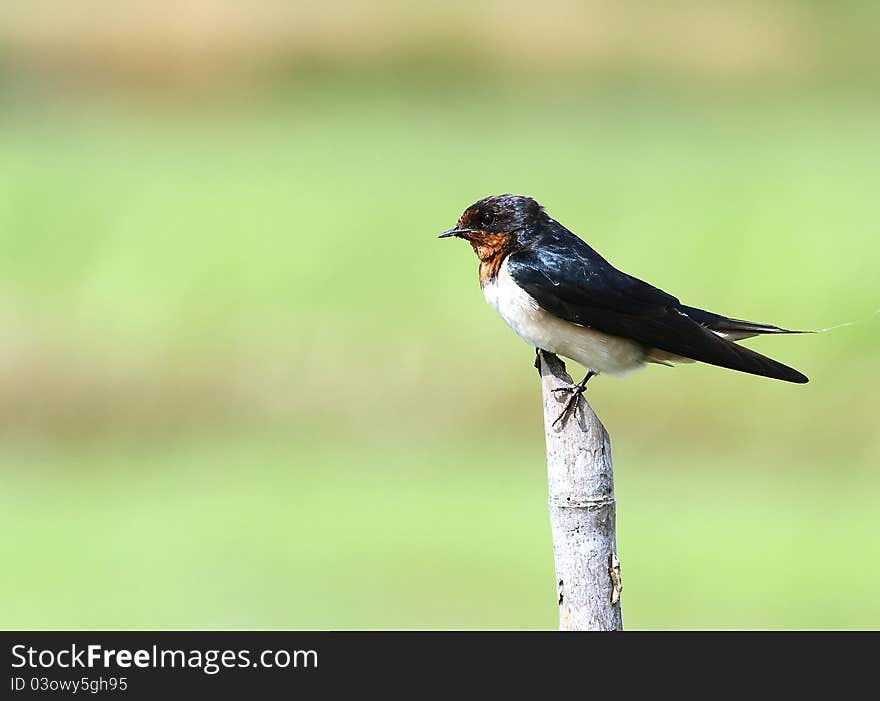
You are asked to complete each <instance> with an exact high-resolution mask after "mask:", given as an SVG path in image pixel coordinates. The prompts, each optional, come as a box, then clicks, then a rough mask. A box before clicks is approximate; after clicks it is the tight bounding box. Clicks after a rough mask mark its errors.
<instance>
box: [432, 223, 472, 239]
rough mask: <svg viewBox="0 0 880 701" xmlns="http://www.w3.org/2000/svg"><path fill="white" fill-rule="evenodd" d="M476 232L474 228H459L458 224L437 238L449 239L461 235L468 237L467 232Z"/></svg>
mask: <svg viewBox="0 0 880 701" xmlns="http://www.w3.org/2000/svg"><path fill="white" fill-rule="evenodd" d="M473 232H474V230H473V229H459V228H458V227H457V226H454V227H452V228H451V229H448V230H447V231H444V232H443V233H442V234H440V235H439V236H438V237H437V238H438V239H448V238H449V237H450V236H460V237H462V238H466V234H472V233H473Z"/></svg>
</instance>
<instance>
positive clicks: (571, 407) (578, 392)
mask: <svg viewBox="0 0 880 701" xmlns="http://www.w3.org/2000/svg"><path fill="white" fill-rule="evenodd" d="M595 374H596V373H595V372H593V371H592V370H590V371H589V372H588V373H587V376H586V377H585V378H584V379H583V380H581V381H580V382H579V383H578V384H576V385H569V386H568V387H557V388H556V389H554V390H552V391H553V392H568V393H569V394H570V395H571V396H570V397H569V398H568V401H567V402H566V403H565V408H564V409H563V410H562V413H561V414H560V415H559V416H557V417H556V420H555V421H554V422H553V426H554V427H555V426H556V424H558V423H559V422H560V421H562V420H563V419H565V417H566V416H568V414H569V413H572V414H573V413H574V411H575V409H577V405H578V401H579V400H580V398H581V397H582V396H583V394H584V392H586V390H587V382H589V381H590V378H591V377H592V376H593V375H595Z"/></svg>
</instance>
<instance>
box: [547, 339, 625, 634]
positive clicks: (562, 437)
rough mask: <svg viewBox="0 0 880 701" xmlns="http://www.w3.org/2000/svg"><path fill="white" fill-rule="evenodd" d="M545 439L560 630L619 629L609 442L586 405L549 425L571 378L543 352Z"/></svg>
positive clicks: (558, 362) (581, 403) (564, 398)
mask: <svg viewBox="0 0 880 701" xmlns="http://www.w3.org/2000/svg"><path fill="white" fill-rule="evenodd" d="M538 358H539V366H540V367H539V370H540V373H541V391H542V394H543V398H544V431H545V434H546V438H547V480H548V483H549V493H550V525H551V528H552V531H553V556H554V560H555V562H556V587H557V596H558V601H559V629H560V630H623V618H622V616H621V611H620V592H621V583H620V562H619V560H618V559H617V543H616V536H615V517H616V513H615V501H614V472H613V471H612V467H611V442H610V439H609V437H608V433H607V431H605V427H604V426H603V425H602V422H601V421H599V418H598V417H597V416H596V414H595V413H594V412H593V410H592V408H590V405H589V404H588V403H587V401H586V400H585V399H584V398H583V397H581V398H580V399H579V401H578V405H577V407H576V408H575V409H574V410H573V411H572V412H571V413H570V414H569V416H568V417H566V418H565V419H564V420H563V421H560V422H558V423H557V424H556V426H554V425H553V422H554V421H555V420H556V418H557V417H558V416H559V413H560V412H561V411H562V409H563V407H564V406H565V402H566V401H568V398H569V396H570V395H569V394H568V393H566V392H554V391H553V390H554V389H558V388H562V387H568V386H571V384H572V379H571V377H570V376H569V375H568V373H567V372H566V370H565V364H564V363H563V362H562V361H561V360H560V359H559V358H557V357H556V356H555V355H553V354H551V353H544V352H543V351H541V352H539V353H538Z"/></svg>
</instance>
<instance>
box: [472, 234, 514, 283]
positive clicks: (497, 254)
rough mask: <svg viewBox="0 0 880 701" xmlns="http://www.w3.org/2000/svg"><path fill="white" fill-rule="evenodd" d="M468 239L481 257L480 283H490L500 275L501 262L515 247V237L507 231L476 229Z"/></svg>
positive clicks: (478, 256)
mask: <svg viewBox="0 0 880 701" xmlns="http://www.w3.org/2000/svg"><path fill="white" fill-rule="evenodd" d="M468 241H470V244H471V246H472V247H473V249H474V253H476V254H477V258H479V259H480V284H481V285H488V284H489V283H490V282H492V281H493V280H494V279H495V278H496V277H498V271H499V270H500V269H501V264H502V263H503V262H504V259H505V258H506V257H507V254H508V253H510V251H511V250H512V248H513V241H514V238H513V236H511V235H510V234H508V233H505V232H501V233H489V232H486V231H475V232H473V233H472V234H471V235H470V236H469V237H468Z"/></svg>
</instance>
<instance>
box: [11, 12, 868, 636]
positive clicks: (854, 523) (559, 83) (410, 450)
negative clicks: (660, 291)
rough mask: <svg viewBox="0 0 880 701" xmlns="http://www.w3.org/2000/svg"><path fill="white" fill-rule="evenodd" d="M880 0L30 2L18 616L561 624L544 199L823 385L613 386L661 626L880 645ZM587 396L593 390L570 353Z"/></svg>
mask: <svg viewBox="0 0 880 701" xmlns="http://www.w3.org/2000/svg"><path fill="white" fill-rule="evenodd" d="M878 29H880V10H878V5H877V3H872V2H868V1H864V2H855V1H848V2H835V3H822V2H810V1H807V0H804V1H801V2H796V1H794V0H792V1H790V2H785V1H783V0H780V1H775V2H771V1H770V0H764V1H759V0H753V1H750V2H737V1H724V2H722V1H721V0H707V1H704V2H696V1H694V2H685V1H681V2H679V1H676V2H659V1H653V2H652V1H648V0H625V1H622V2H621V1H618V2H611V1H610V0H609V1H606V2H599V1H590V2H581V3H574V2H567V1H565V0H547V1H545V2H543V3H534V4H532V3H525V2H519V1H515V2H511V1H510V0H508V1H507V2H500V1H499V2H478V3H465V2H457V1H456V2H446V3H442V4H440V3H437V4H431V3H422V4H418V3H415V4H413V3H403V2H395V1H393V0H378V1H376V2H372V3H358V2H354V1H353V0H349V1H347V2H339V3H326V4H323V5H319V4H317V3H305V2H303V3H291V2H288V3H273V2H269V1H268V0H262V1H261V2H254V3H246V4H245V3H233V2H222V1H220V0H213V1H212V0H185V1H183V2H179V1H175V2H171V0H157V1H155V2H152V3H140V2H110V0H106V1H101V0H91V1H89V2H76V3H73V2H68V3H60V2H52V3H50V2H30V3H20V4H17V3H10V4H7V5H6V6H5V9H4V10H3V11H2V16H0V241H2V256H0V336H2V339H0V480H2V481H0V502H2V503H0V533H2V534H3V535H2V537H0V561H2V563H3V564H2V574H0V599H2V601H3V602H4V603H3V605H2V616H0V626H2V627H5V628H44V627H52V628H57V627H63V628H131V627H138V628H318V629H323V628H425V627H430V628H553V627H555V626H556V602H555V586H554V577H553V562H552V553H551V542H550V530H549V523H548V517H547V508H546V477H545V465H544V445H543V429H542V424H541V416H540V399H539V386H538V382H537V378H536V375H535V371H534V369H533V368H532V366H531V364H532V360H533V353H532V351H531V350H530V349H529V348H527V347H526V346H525V345H524V344H523V343H522V342H521V341H520V340H518V339H517V338H516V337H515V336H514V335H513V333H512V332H510V331H509V330H508V329H507V328H506V327H505V326H504V325H503V323H502V321H501V320H500V319H499V318H498V317H497V316H496V315H495V313H494V312H493V311H492V310H491V309H490V308H489V307H488V306H487V305H486V304H485V302H484V301H483V298H482V295H481V293H480V290H479V286H478V284H477V274H476V260H475V259H474V256H473V254H472V252H471V251H470V249H469V247H467V246H466V245H464V244H463V243H461V242H448V241H443V242H441V241H437V240H436V238H435V236H436V234H437V233H438V232H440V231H441V230H443V229H445V228H448V227H449V226H451V225H452V224H453V223H454V222H455V220H456V219H457V217H458V215H459V214H460V213H461V210H463V209H464V208H465V206H467V205H468V204H470V203H471V202H473V201H474V200H476V199H478V198H480V197H482V196H484V195H488V194H495V193H502V192H515V193H525V194H530V195H533V196H534V197H536V198H537V199H538V200H539V201H540V202H542V203H543V204H544V205H545V206H546V207H547V208H548V211H549V212H550V213H551V214H552V215H553V216H555V217H556V218H557V219H559V220H561V221H562V222H563V223H564V224H566V225H567V226H569V227H570V228H572V229H574V230H575V231H577V232H578V233H579V234H580V235H581V236H582V237H584V238H586V239H587V240H589V241H590V243H592V244H593V245H594V246H595V247H596V248H597V249H598V250H599V251H600V252H602V253H603V254H604V255H605V256H606V257H608V258H609V259H610V260H611V261H612V262H613V263H615V264H617V265H619V266H620V267H622V268H624V269H625V270H627V271H628V272H631V273H633V274H635V275H638V276H640V277H643V278H645V279H647V280H649V281H651V282H653V283H654V284H656V285H658V286H660V287H663V288H665V289H667V290H669V291H670V292H672V293H674V294H676V295H678V296H679V297H681V298H682V299H683V300H684V301H685V302H687V303H691V304H697V305H701V306H705V307H707V308H709V309H712V310H715V311H718V312H722V313H727V314H730V315H734V316H738V317H742V318H749V319H755V320H758V321H765V322H772V323H779V324H782V325H785V326H789V327H797V328H810V329H819V328H824V327H830V326H835V325H837V324H841V323H843V322H848V321H853V320H862V321H861V322H860V323H858V324H856V325H853V326H846V327H842V328H839V329H836V330H833V331H829V332H828V333H822V334H816V335H813V336H807V337H791V338H767V339H758V340H755V341H754V342H751V343H752V346H753V347H755V348H757V349H759V350H761V351H765V352H767V353H769V354H771V355H773V356H774V357H777V358H779V359H780V360H782V361H784V362H787V363H790V364H792V365H794V366H796V367H798V368H799V369H801V370H803V371H804V372H805V373H806V374H808V375H809V376H810V377H811V380H812V381H811V383H810V384H809V385H807V386H804V387H800V386H792V385H787V384H784V383H777V382H772V381H766V380H762V379H758V378H753V377H748V376H744V375H739V374H736V373H731V372H728V371H725V370H720V369H717V368H710V367H706V366H698V365H694V366H687V367H683V368H678V369H675V370H670V369H666V368H663V367H651V368H648V369H646V370H644V371H642V372H641V373H638V374H636V375H633V376H631V377H629V378H627V379H625V380H616V379H612V378H608V379H600V380H599V381H597V382H596V383H595V384H591V386H590V401H591V403H592V404H593V406H594V407H595V409H596V410H597V412H598V413H599V415H600V416H601V417H602V418H603V420H604V422H605V424H606V426H607V427H608V429H609V431H610V433H611V435H612V438H613V441H614V458H615V468H616V477H617V492H618V501H619V507H618V541H619V549H620V556H621V560H622V566H623V578H624V587H625V592H624V597H623V605H624V622H625V624H626V626H627V627H629V628H728V627H749V628H754V627H757V628H813V627H819V628H837V627H843V628H876V627H880V603H878V597H877V594H878V587H880V545H878V538H880V515H878V502H880V471H878V468H880V433H878V425H880V392H878V390H880V380H878V363H877V358H878V354H877V347H878V342H880V316H877V315H876V314H875V312H876V310H877V309H878V307H880V294H878V293H880V283H878V275H877V269H878V262H880V261H878V255H880V236H878V233H880V231H878V224H877V222H878V218H877V215H876V210H875V207H876V206H877V204H876V200H877V193H878V188H880V167H878V164H880V158H878V156H880V94H878V78H880V56H878V52H877V48H876V36H877V31H878ZM572 370H573V371H577V372H578V373H579V372H580V369H579V368H572Z"/></svg>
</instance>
